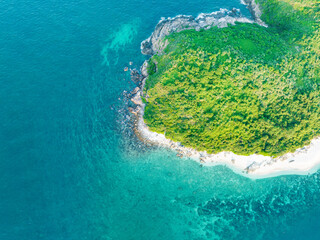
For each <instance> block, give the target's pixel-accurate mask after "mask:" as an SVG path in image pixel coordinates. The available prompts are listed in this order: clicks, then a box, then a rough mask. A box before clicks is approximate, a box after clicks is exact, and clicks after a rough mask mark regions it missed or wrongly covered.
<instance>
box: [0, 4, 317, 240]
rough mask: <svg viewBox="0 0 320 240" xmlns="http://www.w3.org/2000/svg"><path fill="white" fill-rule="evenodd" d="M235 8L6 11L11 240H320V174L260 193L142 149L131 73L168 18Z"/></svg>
mask: <svg viewBox="0 0 320 240" xmlns="http://www.w3.org/2000/svg"><path fill="white" fill-rule="evenodd" d="M220 7H226V8H232V7H237V8H241V10H242V11H243V13H244V14H246V15H248V14H249V13H248V11H247V10H246V9H245V8H244V7H243V6H241V5H240V3H239V1H237V0H229V1H217V0H216V1H209V0H201V1H188V2H184V1H181V0H177V1H169V0H161V1H147V2H145V1H141V0H139V1H137V0H136V1H127V0H125V1H113V0H112V1H111V0H109V1H100V0H87V1H73V0H71V1H61V0H55V1H36V0H20V1H17V0H11V1H8V0H4V1H2V2H1V11H0V36H1V37H0V86H1V87H0V103H1V105H0V116H1V118H0V143H1V144H0V180H1V185H0V239H1V240H2V239H4V240H16V239H22V240H23V239H28V240H30V239H45V240H49V239H50V240H51V239H52V240H60V239H67V240H70V239H77V240H82V239H90V240H91V239H94V240H100V239H101V240H110V239H112V240H113V239H117V240H118V239H119V240H128V239H137V240H140V239H320V222H319V219H320V174H319V173H316V174H313V175H310V176H282V177H276V178H270V179H262V180H250V179H247V178H244V177H242V176H239V175H237V174H235V173H233V172H232V171H231V170H229V169H228V168H226V167H223V166H218V167H210V168H207V167H200V166H199V165H198V164H197V163H195V162H193V161H191V160H186V159H180V158H177V157H176V156H175V153H173V152H170V151H168V150H164V149H157V148H148V147H146V146H143V145H142V144H141V143H139V142H138V141H136V139H135V138H134V136H133V134H132V130H131V128H130V125H129V124H128V120H127V118H126V108H125V107H126V102H125V98H124V96H123V91H124V90H127V91H128V90H130V89H132V88H133V87H134V84H133V83H132V82H130V78H129V74H128V73H127V72H124V71H123V68H124V67H125V66H128V63H129V61H133V62H134V64H133V65H134V67H137V68H138V67H139V66H140V65H141V64H142V62H143V61H144V59H145V57H144V56H142V55H141V54H140V42H141V41H142V40H144V39H145V38H147V37H148V36H149V35H150V33H151V32H152V30H153V28H154V26H155V24H156V23H157V22H158V21H159V19H160V18H161V17H163V16H165V17H168V16H175V15H177V14H193V15H196V14H198V13H200V12H211V11H215V10H218V9H219V8H220Z"/></svg>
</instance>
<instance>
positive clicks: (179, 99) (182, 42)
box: [144, 0, 320, 155]
mask: <svg viewBox="0 0 320 240" xmlns="http://www.w3.org/2000/svg"><path fill="white" fill-rule="evenodd" d="M257 2H258V3H259V4H260V5H261V8H262V10H263V12H264V14H263V16H262V19H263V20H264V21H265V22H266V23H267V24H268V25H269V28H264V27H261V26H259V25H256V24H237V25H236V26H230V27H228V28H223V29H218V28H212V29H210V30H206V31H200V32H196V31H194V30H186V31H183V32H180V33H175V34H172V35H170V36H169V37H168V39H169V41H170V44H169V45H168V47H167V49H166V54H164V55H162V56H157V55H156V56H153V57H152V59H151V60H150V63H151V64H150V66H151V67H150V68H149V73H150V76H149V78H148V80H147V82H146V88H145V93H146V96H147V97H146V99H145V101H147V105H146V109H145V115H144V118H145V121H146V123H147V125H148V126H149V127H150V128H151V130H152V131H156V132H161V133H164V132H165V134H166V136H167V137H168V138H170V139H173V140H174V141H179V142H181V143H182V144H184V145H186V146H191V147H194V148H196V149H198V150H207V151H208V152H210V153H212V152H220V151H232V152H235V153H238V154H252V153H259V154H265V155H280V154H282V153H284V152H288V151H294V150H295V149H297V148H298V147H301V146H303V145H305V144H308V143H309V141H310V139H312V138H313V137H315V136H317V135H319V134H320V121H319V120H320V108H319V104H320V60H319V59H320V50H319V49H320V33H319V19H320V16H319V15H320V3H319V2H318V3H317V1H311V0H307V1H305V0H304V1H302V0H300V1H299V0H295V1H293V0H285V1H279V0H257ZM155 64H157V69H158V71H157V72H155V69H156V67H155Z"/></svg>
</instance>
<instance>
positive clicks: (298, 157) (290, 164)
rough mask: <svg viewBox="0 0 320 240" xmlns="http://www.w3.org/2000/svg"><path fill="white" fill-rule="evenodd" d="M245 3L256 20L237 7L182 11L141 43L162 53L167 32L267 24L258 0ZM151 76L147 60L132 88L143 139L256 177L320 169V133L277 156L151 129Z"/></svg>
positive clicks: (144, 49)
mask: <svg viewBox="0 0 320 240" xmlns="http://www.w3.org/2000/svg"><path fill="white" fill-rule="evenodd" d="M242 3H243V4H245V5H247V7H248V8H249V10H250V12H251V14H252V16H253V19H254V20H251V19H248V18H245V17H242V16H241V13H240V12H239V10H237V9H232V10H231V11H228V10H225V9H221V10H220V11H218V12H213V13H210V14H200V15H199V16H198V17H197V18H194V17H192V16H185V15H179V16H177V17H175V18H168V19H162V20H161V21H160V22H159V23H158V25H157V26H156V28H155V31H154V32H153V33H152V35H151V36H150V37H149V38H148V39H146V40H145V41H143V42H142V43H141V52H142V53H143V54H145V55H151V56H152V55H154V54H157V53H160V54H161V53H162V51H163V49H164V48H165V47H166V46H167V44H168V42H167V41H163V39H164V38H165V37H166V36H167V35H169V34H171V33H172V32H179V31H183V30H187V29H195V30H196V31H199V30H200V29H209V28H210V27H212V26H218V27H227V26H228V24H235V22H246V23H257V24H259V25H261V26H264V27H267V25H266V24H265V23H263V22H262V20H261V19H260V16H261V11H260V10H259V6H258V5H257V4H256V3H255V1H254V0H243V1H242ZM186 26H187V27H186ZM135 74H136V73H135ZM135 78H137V75H135ZM147 78H148V73H147V61H145V62H144V64H143V66H142V67H141V75H140V76H139V87H137V88H136V89H134V90H133V91H132V92H131V95H132V98H131V101H132V102H133V103H134V104H135V105H136V107H135V108H130V109H129V110H130V112H131V113H132V114H133V115H134V116H136V124H135V133H136V135H137V136H138V138H139V139H140V140H141V141H143V142H147V143H151V144H154V145H158V146H161V147H165V148H170V149H172V150H174V151H176V152H177V156H179V157H187V158H191V159H193V160H195V161H197V162H199V163H200V164H201V165H204V166H215V165H226V166H228V167H229V168H231V169H232V170H233V171H234V172H236V173H238V174H241V175H243V176H246V177H250V178H254V179H256V178H266V177H274V176H279V175H287V174H299V175H303V174H310V173H313V172H315V171H316V170H318V169H319V167H320V137H318V138H315V139H313V140H312V141H311V143H310V144H309V145H308V146H305V147H302V148H300V149H297V150H296V151H295V152H294V153H286V154H284V155H282V156H280V157H276V158H274V157H270V156H263V155H257V154H253V155H249V156H243V155H237V154H234V153H232V152H220V153H217V154H208V153H207V152H206V151H201V152H199V151H197V150H195V149H192V148H188V147H185V146H183V145H181V144H180V143H178V142H174V141H172V140H170V139H167V138H166V137H165V135H164V134H159V133H156V132H152V131H150V130H149V128H148V126H147V125H146V124H145V122H144V119H143V114H144V107H145V104H144V103H143V102H142V100H141V96H142V95H143V89H144V84H145V81H146V79H147Z"/></svg>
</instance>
